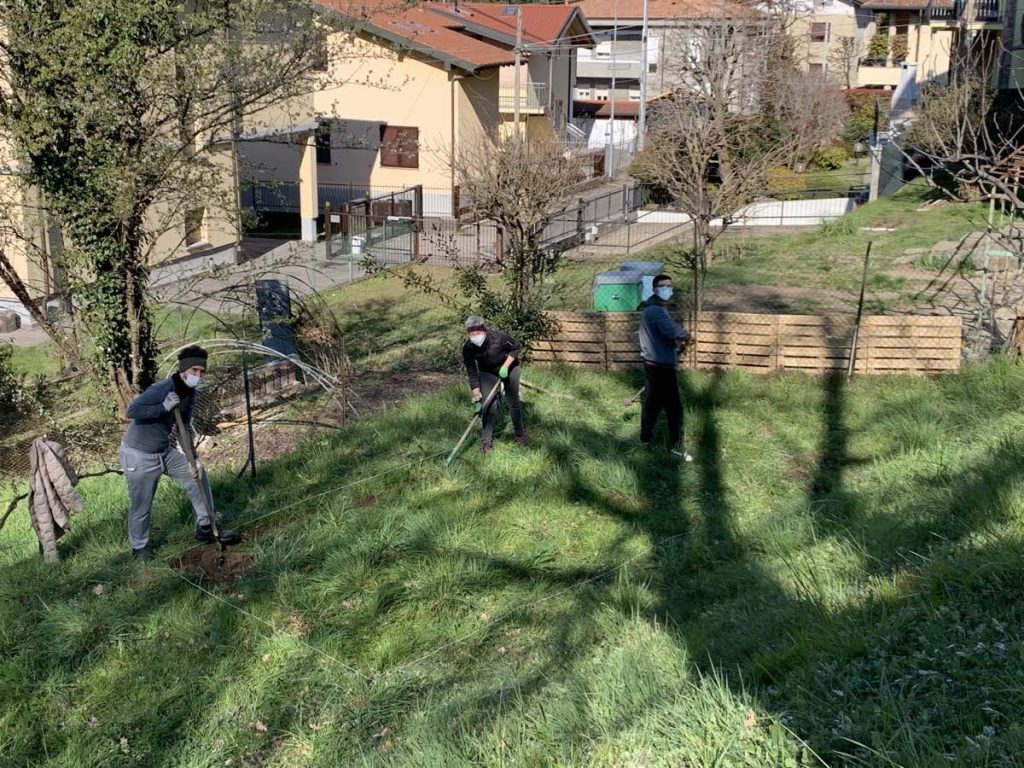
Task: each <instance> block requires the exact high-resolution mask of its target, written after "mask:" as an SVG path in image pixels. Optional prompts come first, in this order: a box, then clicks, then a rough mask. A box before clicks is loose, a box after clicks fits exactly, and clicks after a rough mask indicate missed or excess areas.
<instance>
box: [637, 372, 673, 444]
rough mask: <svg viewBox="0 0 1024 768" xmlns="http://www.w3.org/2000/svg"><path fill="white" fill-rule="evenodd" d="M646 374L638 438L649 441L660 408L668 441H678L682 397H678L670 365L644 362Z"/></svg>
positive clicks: (652, 435)
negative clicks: (666, 425)
mask: <svg viewBox="0 0 1024 768" xmlns="http://www.w3.org/2000/svg"><path fill="white" fill-rule="evenodd" d="M644 373H645V375H646V376H647V391H646V392H645V393H644V407H643V410H642V411H641V414H640V440H642V441H643V442H645V443H649V442H650V441H651V438H652V437H654V425H655V424H657V423H658V415H659V414H660V413H661V409H662V408H664V409H665V418H666V420H667V421H668V438H669V440H670V441H671V443H672V445H679V440H680V437H681V436H682V433H683V401H682V399H681V398H680V397H679V380H678V378H677V377H676V369H675V366H673V365H644Z"/></svg>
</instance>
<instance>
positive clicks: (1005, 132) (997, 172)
mask: <svg viewBox="0 0 1024 768" xmlns="http://www.w3.org/2000/svg"><path fill="white" fill-rule="evenodd" d="M994 59H995V57H994V56H993V55H992V53H991V51H982V50H973V51H970V52H966V53H963V54H960V55H957V56H955V57H954V59H953V61H952V62H951V64H950V73H951V75H950V81H949V84H948V85H927V86H925V87H924V88H922V89H921V94H920V98H919V100H918V104H917V108H916V110H915V113H914V116H913V118H912V120H911V121H910V122H909V124H908V125H907V126H905V127H903V128H902V130H899V129H898V132H897V135H896V136H895V137H894V142H895V143H896V145H897V146H898V147H899V148H900V150H901V151H902V152H903V154H904V155H905V157H906V158H907V160H908V162H909V163H910V164H911V165H912V166H913V167H914V168H915V169H916V170H917V171H918V172H920V173H921V175H922V176H923V177H924V178H925V179H926V180H927V181H928V183H929V184H930V185H931V186H932V187H934V188H935V189H938V190H940V191H941V192H942V193H943V194H944V195H946V196H947V197H949V198H951V199H954V200H962V201H970V200H982V199H984V200H998V201H1002V202H1004V203H1005V204H1007V205H1009V206H1011V207H1012V208H1013V210H1015V211H1016V212H1018V213H1021V212H1024V111H1022V110H1021V109H1020V107H1019V106H1013V105H1012V101H1013V100H1012V99H1007V98H1006V97H1005V95H1004V97H1003V99H1002V100H1000V98H999V93H998V91H997V90H996V89H995V87H993V85H992V80H993V78H992V73H993V67H994V66H995V63H994ZM1009 95H1011V96H1013V95H1015V96H1016V97H1017V102H1018V104H1019V100H1020V96H1021V94H1020V93H1019V92H1017V93H1016V94H1013V93H1012V92H1011V93H1010V94H1009Z"/></svg>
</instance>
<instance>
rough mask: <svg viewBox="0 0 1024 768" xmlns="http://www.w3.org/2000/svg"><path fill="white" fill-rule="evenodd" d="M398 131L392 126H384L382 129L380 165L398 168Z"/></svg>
mask: <svg viewBox="0 0 1024 768" xmlns="http://www.w3.org/2000/svg"><path fill="white" fill-rule="evenodd" d="M397 144H398V129H397V128H395V127H394V126H392V125H383V126H381V129H380V164H381V165H383V166H385V167H389V168H394V167H397V166H398V161H399V156H398V148H397Z"/></svg>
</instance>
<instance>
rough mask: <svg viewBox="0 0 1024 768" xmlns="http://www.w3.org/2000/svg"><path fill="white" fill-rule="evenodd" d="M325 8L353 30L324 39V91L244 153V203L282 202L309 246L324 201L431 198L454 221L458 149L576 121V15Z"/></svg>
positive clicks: (500, 9)
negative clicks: (397, 194)
mask: <svg viewBox="0 0 1024 768" xmlns="http://www.w3.org/2000/svg"><path fill="white" fill-rule="evenodd" d="M320 4H321V5H323V6H326V7H329V8H334V9H336V11H337V13H338V14H339V18H340V19H341V20H342V21H343V22H344V23H345V24H346V25H347V26H348V27H349V28H348V29H346V31H343V32H337V33H334V34H331V35H329V36H328V37H327V39H326V41H325V52H326V56H325V57H324V59H325V66H324V71H323V72H322V73H321V75H320V77H319V86H318V87H317V88H316V90H315V91H314V92H313V93H312V94H310V95H309V97H308V99H307V100H306V101H305V103H304V104H292V105H289V108H288V109H287V110H282V111H281V112H280V113H279V114H277V115H275V116H269V115H262V116H261V117H260V119H259V120H255V121H251V124H250V125H249V126H247V128H248V130H247V132H246V135H245V137H244V143H243V145H242V150H241V155H242V166H243V177H244V183H243V190H242V198H243V202H244V201H246V200H249V201H250V202H252V203H253V204H254V206H256V205H257V204H258V202H259V201H258V200H257V198H258V197H269V198H270V199H269V201H265V202H268V203H269V205H270V206H271V207H273V205H274V198H275V197H276V198H277V203H278V206H279V209H280V210H283V211H289V212H294V211H298V213H299V215H300V220H301V236H302V239H304V240H307V241H313V240H315V239H316V238H317V218H318V216H319V214H320V212H321V211H322V204H323V203H324V202H325V201H327V200H330V201H331V202H332V203H343V202H347V201H349V200H353V199H356V198H363V197H367V196H373V195H380V194H386V193H388V192H392V191H397V190H403V189H408V188H410V187H414V186H421V187H422V188H423V211H424V212H425V213H426V214H427V215H437V216H451V215H453V214H454V213H455V211H456V206H457V203H458V190H457V186H456V179H455V171H454V168H453V163H452V158H453V153H457V152H458V151H459V148H460V147H463V146H467V145H468V144H470V143H477V142H480V141H484V140H487V139H488V138H490V137H494V136H496V135H500V134H501V133H502V132H503V131H511V130H515V126H516V125H517V123H518V126H519V130H520V131H522V132H523V133H524V134H525V135H542V134H546V135H551V134H552V132H554V133H555V134H556V135H557V134H558V133H559V132H561V131H564V130H565V128H566V126H567V125H568V123H569V119H570V116H571V109H572V91H573V86H574V80H575V63H574V57H573V55H572V53H573V50H574V49H575V48H578V47H580V46H581V45H588V44H592V43H593V39H592V37H591V35H590V30H589V27H588V26H587V24H586V21H585V20H584V18H583V15H582V13H581V12H580V11H579V9H578V8H577V7H575V6H565V5H562V6H554V5H552V6H545V5H524V6H501V5H490V4H481V3H468V4H467V3H459V4H450V5H449V4H444V3H423V4H420V5H418V6H414V7H408V6H405V7H403V8H402V9H400V10H398V11H395V10H394V8H393V6H382V10H378V11H371V12H369V13H366V14H363V15H361V16H360V17H359V18H355V19H353V18H352V17H351V15H350V13H349V12H348V10H347V9H348V8H349V6H348V5H347V4H345V5H343V4H342V2H334V3H332V2H329V0H321V2H320ZM517 27H518V28H519V29H520V30H521V31H520V32H519V34H521V37H522V41H523V45H522V47H521V57H520V60H519V63H518V65H517V61H516V54H515V50H514V49H515V47H516V36H517ZM517 68H518V70H519V89H518V91H517V90H516V88H515V78H516V69H517ZM246 185H248V188H247V186H246ZM264 189H265V191H264Z"/></svg>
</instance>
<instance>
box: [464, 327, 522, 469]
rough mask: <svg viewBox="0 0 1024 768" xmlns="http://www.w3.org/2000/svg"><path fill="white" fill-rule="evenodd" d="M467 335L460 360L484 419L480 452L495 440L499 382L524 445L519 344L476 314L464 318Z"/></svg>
mask: <svg viewBox="0 0 1024 768" xmlns="http://www.w3.org/2000/svg"><path fill="white" fill-rule="evenodd" d="M466 334H467V335H468V337H469V338H467V339H466V342H465V343H464V344H463V345H462V361H463V363H465V365H466V374H467V376H468V378H469V388H470V390H472V396H473V402H474V403H475V404H476V410H477V412H478V413H480V411H481V409H482V410H483V412H482V414H481V416H482V418H483V427H484V432H483V441H482V442H481V444H480V447H481V449H482V450H483V452H484V453H485V454H486V453H490V452H491V448H492V444H493V440H494V400H495V398H494V397H490V399H489V401H488V402H485V400H487V398H488V397H489V396H490V395H491V393H492V392H494V390H495V388H496V387H497V385H498V382H504V383H505V397H506V398H507V399H508V410H509V413H510V415H511V416H512V427H513V428H514V429H515V433H516V442H517V443H518V444H519V445H526V443H527V436H526V427H525V426H524V425H523V408H522V404H521V403H520V401H519V376H520V369H519V360H518V357H519V355H520V354H521V353H522V345H521V344H520V343H519V342H518V341H516V340H515V339H513V338H512V337H511V336H509V335H508V334H507V333H505V332H504V331H499V330H498V329H496V328H491V329H488V328H487V327H486V325H485V324H484V319H483V318H482V317H480V316H479V315H470V316H469V317H468V318H466Z"/></svg>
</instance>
